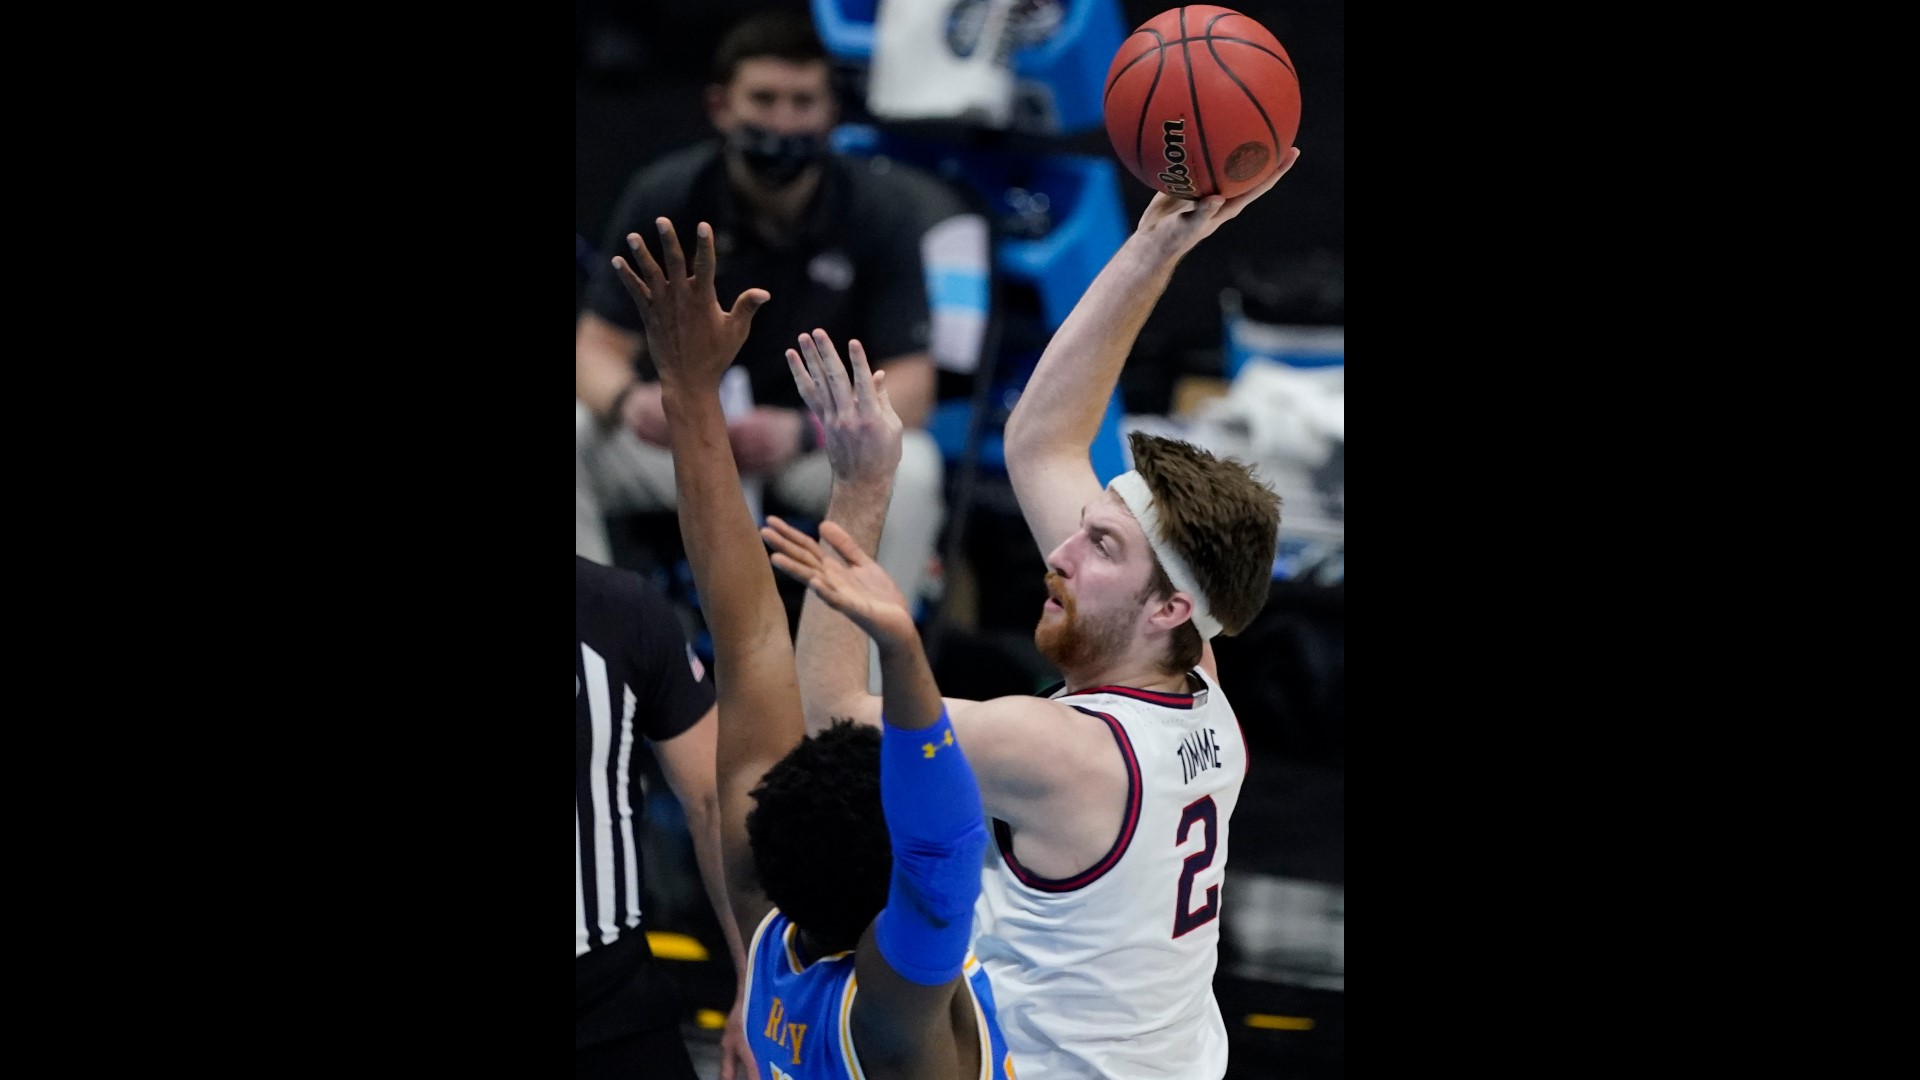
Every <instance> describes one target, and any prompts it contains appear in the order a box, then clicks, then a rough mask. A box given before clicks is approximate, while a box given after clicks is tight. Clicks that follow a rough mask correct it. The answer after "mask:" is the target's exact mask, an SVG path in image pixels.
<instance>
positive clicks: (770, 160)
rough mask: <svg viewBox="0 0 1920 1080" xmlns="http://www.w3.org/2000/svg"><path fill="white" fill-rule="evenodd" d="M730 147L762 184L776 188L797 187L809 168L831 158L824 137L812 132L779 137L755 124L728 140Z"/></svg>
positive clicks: (744, 125)
mask: <svg viewBox="0 0 1920 1080" xmlns="http://www.w3.org/2000/svg"><path fill="white" fill-rule="evenodd" d="M727 145H728V146H730V147H732V148H733V149H734V150H736V151H738V152H739V154H740V156H741V158H742V159H743V160H745V161H746V163H747V169H748V170H749V171H750V172H752V173H753V175H754V176H755V177H757V178H758V179H759V180H760V182H761V183H763V184H766V185H767V186H768V187H773V188H783V187H786V186H787V185H788V184H791V183H793V182H794V180H795V179H797V178H798V177H799V175H800V174H801V173H803V172H805V171H806V169H807V166H809V165H812V164H814V163H815V162H817V161H819V160H820V159H821V158H824V157H826V156H827V140H826V138H825V137H824V136H821V135H817V134H813V133H811V132H804V133H801V134H798V135H775V134H774V133H773V132H771V131H768V130H767V129H765V128H762V127H755V126H754V125H752V124H742V125H741V126H740V130H738V131H736V132H734V133H733V134H732V135H731V136H729V137H728V138H727Z"/></svg>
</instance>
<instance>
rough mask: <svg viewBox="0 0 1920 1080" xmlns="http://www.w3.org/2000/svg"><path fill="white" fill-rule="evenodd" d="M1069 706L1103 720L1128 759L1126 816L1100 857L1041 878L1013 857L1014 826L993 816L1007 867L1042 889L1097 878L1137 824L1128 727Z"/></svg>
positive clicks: (1065, 888)
mask: <svg viewBox="0 0 1920 1080" xmlns="http://www.w3.org/2000/svg"><path fill="white" fill-rule="evenodd" d="M1069 707H1070V708H1074V709H1079V711H1081V712H1083V713H1086V714H1087V715H1088V716H1097V717H1099V718H1100V719H1102V720H1105V721H1106V722H1107V729H1108V730H1109V731H1111V732H1112V733H1113V741H1114V742H1116V743H1118V744H1120V756H1121V757H1122V758H1125V759H1126V762H1127V816H1126V819H1125V821H1124V822H1123V823H1122V824H1121V826H1120V835H1119V836H1118V837H1117V838H1116V839H1115V840H1114V842H1113V846H1112V847H1111V848H1108V849H1107V853H1106V854H1105V855H1104V856H1102V857H1101V859H1100V861H1099V862H1097V863H1094V864H1093V865H1092V866H1091V867H1088V868H1087V869H1085V870H1083V871H1081V872H1080V873H1078V874H1075V875H1073V876H1072V877H1070V878H1043V877H1041V876H1040V875H1038V874H1035V873H1034V872H1032V871H1031V870H1028V869H1027V868H1026V867H1024V866H1021V865H1020V863H1019V862H1018V861H1016V860H1015V859H1014V857H1013V830H1012V829H1011V828H1009V827H1008V826H1007V823H1006V822H1004V821H1001V820H1000V819H999V818H995V819H994V821H993V835H994V839H995V840H997V841H998V842H999V844H1000V857H1001V858H1002V859H1004V860H1006V863H1007V869H1009V870H1011V871H1013V876H1014V877H1016V878H1019V879H1020V883H1021V884H1022V885H1025V886H1027V887H1028V888H1030V889H1039V890H1040V891H1041V892H1072V891H1074V890H1075V889H1083V888H1085V887H1087V886H1088V885H1091V884H1093V883H1094V882H1096V881H1098V880H1100V878H1101V877H1103V876H1104V875H1105V874H1106V872H1107V871H1109V870H1111V869H1113V868H1114V866H1115V865H1116V864H1118V863H1119V862H1120V856H1122V855H1125V854H1126V853H1127V847H1128V845H1130V844H1132V843H1133V832H1134V829H1135V828H1136V827H1138V826H1139V824H1140V762H1139V761H1138V760H1136V759H1135V758H1134V756H1133V742H1132V741H1131V740H1129V739H1128V738H1127V729H1126V728H1124V727H1121V726H1120V721H1118V720H1115V719H1114V718H1113V717H1111V716H1108V715H1107V714H1106V713H1101V712H1094V711H1093V710H1092V709H1081V708H1080V706H1078V705H1073V706H1069Z"/></svg>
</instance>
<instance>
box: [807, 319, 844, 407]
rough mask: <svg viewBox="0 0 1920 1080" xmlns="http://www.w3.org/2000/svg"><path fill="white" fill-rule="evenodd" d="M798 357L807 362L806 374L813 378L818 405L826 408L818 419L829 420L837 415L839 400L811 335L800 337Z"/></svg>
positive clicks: (817, 346) (817, 345)
mask: <svg viewBox="0 0 1920 1080" xmlns="http://www.w3.org/2000/svg"><path fill="white" fill-rule="evenodd" d="M800 355H801V356H802V357H804V358H805V359H806V361H807V373H808V374H809V375H812V376H813V386H814V390H815V392H817V393H818V394H819V395H820V403H821V404H822V405H825V406H826V407H827V408H826V412H824V413H822V414H821V417H820V419H821V420H822V421H826V420H831V419H832V418H833V417H835V416H837V415H839V412H840V398H839V396H838V395H836V394H835V393H834V392H833V379H832V377H831V376H829V375H828V374H827V360H826V357H824V356H821V355H820V346H819V344H818V343H816V342H815V341H814V340H813V335H812V334H801V335H800Z"/></svg>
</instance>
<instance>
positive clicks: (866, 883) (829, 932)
mask: <svg viewBox="0 0 1920 1080" xmlns="http://www.w3.org/2000/svg"><path fill="white" fill-rule="evenodd" d="M752 794H753V800H754V807H753V809H752V810H750V811H748V812H747V839H748V841H749V842H751V843H752V845H753V864H754V867H755V868H756V869H757V870H758V871H759V872H760V888H761V890H762V891H764V892H765V893H766V894H767V899H769V900H771V901H773V902H774V903H775V904H776V905H778V906H779V908H780V910H781V911H782V912H785V913H786V915H787V917H788V918H790V919H792V920H793V921H794V922H795V923H796V924H798V925H799V926H800V928H801V929H803V930H805V931H806V932H807V933H809V934H811V935H813V937H814V938H815V939H816V940H817V941H818V942H819V944H820V945H821V946H822V947H823V948H825V949H827V951H829V952H840V951H842V950H844V949H851V948H853V947H854V946H855V945H857V944H859V942H860V935H861V934H862V933H863V932H865V931H866V929H867V924H868V923H870V922H872V921H873V918H874V916H876V915H878V914H880V909H881V908H883V907H885V906H886V905H887V885H888V878H889V876H890V875H891V874H892V873H893V852H892V850H891V849H890V848H889V847H888V846H887V822H886V818H885V817H884V816H883V815H882V813H881V810H880V730H879V729H878V728H876V727H873V726H872V725H870V724H858V723H855V722H853V721H851V720H836V721H834V723H833V725H832V726H831V727H829V728H827V729H826V730H825V731H822V732H820V733H819V734H818V735H810V736H808V737H807V738H806V739H803V740H802V741H801V743H800V745H798V746H796V747H794V748H793V749H792V750H791V751H789V752H788V754H787V756H786V757H783V758H781V759H780V761H779V763H778V764H776V765H775V766H774V767H773V768H771V769H768V770H767V773H766V775H765V776H763V777H761V778H760V784H759V786H758V787H755V788H754V789H753V793H752Z"/></svg>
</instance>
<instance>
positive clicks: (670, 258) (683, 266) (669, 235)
mask: <svg viewBox="0 0 1920 1080" xmlns="http://www.w3.org/2000/svg"><path fill="white" fill-rule="evenodd" d="M653 223H654V224H655V225H658V226H659V227H660V259H661V261H662V262H663V263H665V264H666V268H667V280H668V281H679V280H680V279H681V278H684V277H686V276H687V255H686V252H685V251H683V250H681V247H680V234H678V233H676V232H674V231H673V222H671V221H668V220H667V219H666V218H655V219H654V221H653Z"/></svg>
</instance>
